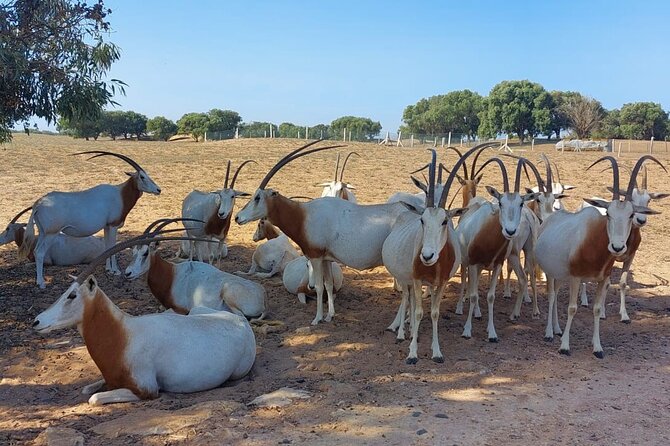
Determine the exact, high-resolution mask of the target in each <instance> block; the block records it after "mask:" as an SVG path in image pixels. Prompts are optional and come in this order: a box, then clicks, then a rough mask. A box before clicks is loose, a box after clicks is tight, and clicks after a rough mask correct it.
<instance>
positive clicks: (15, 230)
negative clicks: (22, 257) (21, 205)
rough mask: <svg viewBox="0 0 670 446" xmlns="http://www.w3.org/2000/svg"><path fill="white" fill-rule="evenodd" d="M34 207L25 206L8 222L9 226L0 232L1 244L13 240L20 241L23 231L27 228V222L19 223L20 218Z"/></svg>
mask: <svg viewBox="0 0 670 446" xmlns="http://www.w3.org/2000/svg"><path fill="white" fill-rule="evenodd" d="M31 209H32V206H31V207H28V208H25V209H24V210H22V211H21V212H19V213H18V214H16V215H15V216H14V218H12V219H11V221H10V222H9V223H8V224H7V227H6V228H5V230H4V231H2V232H0V245H6V244H7V243H11V242H13V241H17V242H18V241H19V240H20V239H21V238H23V231H24V230H25V227H26V224H25V223H17V221H18V220H19V218H21V216H22V215H23V214H25V213H26V212H28V211H29V210H31ZM17 235H20V237H17Z"/></svg>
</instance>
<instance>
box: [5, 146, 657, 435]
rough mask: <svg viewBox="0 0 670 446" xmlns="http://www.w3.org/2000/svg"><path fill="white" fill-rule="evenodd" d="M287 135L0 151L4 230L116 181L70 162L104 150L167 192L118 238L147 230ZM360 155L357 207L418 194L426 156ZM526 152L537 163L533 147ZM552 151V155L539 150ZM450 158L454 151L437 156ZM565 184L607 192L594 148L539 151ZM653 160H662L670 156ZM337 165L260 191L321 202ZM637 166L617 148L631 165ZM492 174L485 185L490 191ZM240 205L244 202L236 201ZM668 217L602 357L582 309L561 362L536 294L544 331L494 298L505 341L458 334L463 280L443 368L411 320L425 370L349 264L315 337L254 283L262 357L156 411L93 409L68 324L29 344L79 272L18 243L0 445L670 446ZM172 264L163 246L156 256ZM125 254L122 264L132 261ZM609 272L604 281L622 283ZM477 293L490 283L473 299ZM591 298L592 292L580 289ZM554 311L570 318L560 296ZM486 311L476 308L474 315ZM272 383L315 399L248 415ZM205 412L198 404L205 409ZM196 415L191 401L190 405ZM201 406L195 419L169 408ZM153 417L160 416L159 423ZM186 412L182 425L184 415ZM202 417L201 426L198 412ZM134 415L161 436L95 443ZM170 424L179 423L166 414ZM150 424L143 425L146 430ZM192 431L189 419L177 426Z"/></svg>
mask: <svg viewBox="0 0 670 446" xmlns="http://www.w3.org/2000/svg"><path fill="white" fill-rule="evenodd" d="M301 143H302V142H301V141H297V140H261V139H250V140H237V141H223V142H210V143H193V142H176V143H159V142H156V143H153V142H131V141H126V142H123V141H119V142H112V141H97V142H94V141H91V142H85V141H76V140H72V139H69V138H67V137H56V136H40V135H33V136H30V137H27V136H24V135H17V136H15V139H14V142H13V143H11V144H8V145H4V146H0V153H1V156H2V160H3V162H2V163H0V187H1V188H2V189H1V190H2V191H3V192H2V194H1V195H0V197H1V198H0V222H2V224H5V222H7V221H9V219H10V218H11V217H12V216H13V215H14V214H15V213H16V212H17V211H18V210H20V209H22V208H24V207H25V206H27V205H29V204H31V203H32V202H33V201H34V200H35V199H36V198H38V197H40V196H41V195H43V194H45V193H47V192H49V191H51V190H54V189H58V190H77V189H83V188H87V187H90V186H93V185H95V184H98V183H100V182H113V183H116V182H121V181H124V179H125V176H124V175H123V171H124V170H127V167H126V166H125V165H123V163H121V162H120V161H118V160H115V159H112V158H103V159H98V160H95V161H94V162H87V161H85V160H83V159H82V158H81V157H71V156H68V155H69V154H71V153H73V152H75V151H78V150H86V149H111V150H117V151H120V152H122V153H125V154H128V155H130V156H132V157H133V158H134V159H136V160H137V161H138V162H139V163H140V164H141V165H142V166H144V167H145V168H146V170H147V171H148V172H149V173H150V174H151V176H152V177H153V178H154V179H155V180H156V181H157V183H158V184H159V185H160V186H162V188H163V194H162V195H161V196H159V197H155V196H146V195H145V196H144V197H142V198H141V199H140V201H139V203H138V205H137V206H136V208H135V209H134V210H133V211H132V212H131V214H130V215H129V218H128V220H127V222H126V227H125V228H123V229H122V231H121V235H122V237H128V236H129V235H131V234H136V233H137V232H138V231H141V230H142V229H143V228H144V226H145V225H146V224H147V223H149V222H150V221H152V220H154V219H156V218H159V217H167V216H176V215H178V213H179V210H180V207H181V200H182V198H183V197H184V196H185V195H186V194H187V193H188V192H189V191H191V190H192V189H194V188H199V189H203V190H213V189H215V188H217V187H220V185H221V184H222V180H223V175H224V170H225V161H226V160H227V159H229V158H230V159H232V160H233V165H234V166H236V165H238V164H239V163H240V162H241V161H242V160H245V159H247V158H253V159H256V160H257V161H258V165H257V166H255V165H251V166H248V167H247V168H245V170H244V171H243V173H242V174H241V175H240V178H239V179H238V184H239V188H240V189H242V190H246V191H249V192H253V190H254V189H255V188H256V186H257V185H258V183H259V181H260V179H261V178H262V176H263V175H264V173H265V172H266V171H267V170H268V169H269V168H270V167H271V166H272V165H273V163H274V162H275V161H276V160H277V159H279V158H280V157H281V156H282V155H283V154H284V153H286V152H287V151H288V150H289V149H291V148H294V147H297V146H298V145H299V144H301ZM350 147H351V148H354V149H356V150H357V151H358V152H359V153H360V154H361V155H362V157H361V158H360V159H356V158H354V159H352V160H351V162H350V165H349V168H348V172H347V175H346V178H347V179H348V181H350V182H351V183H353V184H354V185H356V186H357V187H358V189H357V191H356V193H357V195H358V197H359V201H360V202H361V203H376V202H381V201H384V200H386V198H387V197H388V196H389V195H390V194H391V193H392V192H393V191H397V190H407V191H412V190H413V188H412V186H411V184H410V181H409V178H408V175H407V173H408V172H409V171H411V170H413V169H415V168H417V167H419V166H421V165H422V164H424V163H425V162H426V161H427V159H428V152H426V151H424V150H410V149H396V148H383V147H378V146H376V145H371V144H356V143H354V144H351V145H350ZM541 149H542V147H539V148H537V147H536V151H535V152H530V151H529V150H528V148H522V149H520V150H523V152H522V153H524V154H525V155H527V156H529V157H530V158H531V159H533V160H537V159H538V156H539V150H541ZM544 149H545V150H546V151H547V152H548V153H549V152H553V151H552V149H551V146H545V148H544ZM440 156H441V158H442V159H443V160H445V161H447V162H448V163H453V162H454V160H455V158H454V156H453V154H449V155H447V154H446V153H444V152H441V153H440ZM550 156H552V158H553V159H555V160H556V161H557V162H558V164H559V165H560V166H561V169H562V173H563V179H564V181H566V182H568V183H571V184H574V185H577V186H578V189H576V190H574V191H573V192H572V196H571V197H570V198H569V199H567V200H566V205H567V207H568V208H571V209H574V208H575V207H576V206H577V205H578V204H579V202H580V197H582V196H590V195H593V194H600V195H604V194H606V193H607V192H606V191H605V186H607V185H609V184H610V181H611V180H610V178H611V177H610V175H609V173H597V172H593V173H585V171H584V169H585V167H586V166H587V165H588V164H589V163H590V162H591V161H592V160H594V159H596V157H597V156H598V154H595V153H582V154H573V153H565V154H564V155H559V154H555V153H550ZM660 158H661V159H662V160H663V161H664V162H665V163H666V164H667V163H668V161H669V159H668V156H667V155H665V154H662V155H661V156H660ZM334 159H335V153H334V152H332V151H330V152H326V153H319V154H316V155H314V156H310V157H308V158H303V159H300V160H299V161H296V162H295V163H293V164H291V165H289V166H287V167H286V168H285V169H284V170H282V171H281V172H280V173H279V174H278V175H277V176H276V177H275V178H274V179H273V181H272V182H271V185H272V186H274V187H275V188H276V189H278V190H279V191H281V192H282V193H284V194H287V195H310V196H317V195H319V194H320V190H319V189H318V188H315V187H313V183H316V182H318V181H324V180H327V179H329V178H330V177H331V175H332V172H333V167H334ZM634 160H635V158H634V155H633V154H630V155H628V154H625V153H624V154H622V163H623V164H625V165H628V166H631V165H632V164H633V162H634ZM499 177H500V175H499V174H497V173H496V172H495V171H494V170H491V171H490V172H487V174H486V176H485V182H486V183H487V184H494V185H499V183H500V180H499ZM667 178H668V177H667V176H662V175H661V173H660V170H659V169H658V168H654V169H652V176H651V180H650V184H651V186H652V188H654V189H655V190H661V189H663V190H665V189H670V184H668V181H667ZM242 204H244V202H243V201H242V202H241V203H238V206H241V205H242ZM654 208H656V209H658V210H661V211H663V212H664V214H663V215H660V216H656V217H653V218H652V219H651V221H650V223H649V225H648V227H647V228H646V229H645V230H644V240H643V244H642V249H641V252H640V253H639V254H638V257H637V259H636V261H635V264H634V273H633V275H632V277H631V279H630V286H631V290H630V299H629V302H628V307H629V313H630V315H631V318H632V323H631V324H630V325H624V324H621V323H620V322H619V321H618V300H617V299H616V297H615V293H616V291H615V290H610V292H609V294H608V305H607V313H608V318H607V320H606V321H604V322H603V323H602V324H601V337H602V343H603V346H604V348H605V358H604V359H602V360H598V359H596V358H595V357H593V355H592V354H591V328H592V321H593V318H592V312H591V311H590V310H587V309H583V308H581V309H580V310H579V311H578V313H577V316H576V318H575V323H574V327H573V330H572V343H571V347H572V356H569V357H566V356H562V355H559V354H558V351H557V350H558V345H559V339H557V340H555V341H554V343H553V344H549V343H546V342H544V341H543V333H544V331H543V330H544V317H545V315H546V299H545V293H544V286H541V287H540V299H541V300H540V305H541V306H540V308H541V310H542V319H540V320H534V319H532V318H531V317H530V308H529V305H528V304H525V305H524V307H523V310H522V318H521V320H520V321H519V322H518V323H510V322H509V321H508V315H509V312H510V311H511V306H512V302H511V301H510V300H509V299H503V298H502V292H501V290H500V289H499V292H498V300H497V301H496V310H495V311H496V314H495V319H496V327H497V330H498V335H499V338H500V342H499V343H497V344H491V343H489V342H487V340H486V331H485V330H486V319H484V320H482V321H475V324H474V327H473V338H472V339H470V340H465V339H462V338H461V337H460V334H461V331H462V326H463V323H464V321H465V320H464V317H463V316H457V315H455V314H454V312H453V311H454V307H455V293H456V289H457V286H458V284H457V281H456V280H455V281H454V283H453V284H452V285H451V286H450V287H449V289H448V292H447V294H446V296H445V299H444V302H443V304H442V319H441V322H440V338H441V345H442V351H443V353H444V355H445V363H444V364H436V363H434V362H432V361H431V360H430V342H429V340H430V319H429V318H428V317H426V318H425V319H424V321H423V324H422V325H421V331H420V336H421V342H420V343H419V363H418V364H417V365H406V364H405V357H406V355H407V348H408V345H407V342H405V343H403V344H396V343H395V337H394V335H393V334H391V333H389V332H387V331H385V328H386V326H387V325H388V324H389V323H390V322H391V320H392V319H393V316H394V314H395V311H396V308H397V304H398V301H399V296H398V295H397V293H395V292H393V291H392V290H391V286H390V285H391V282H390V279H389V276H388V274H387V273H386V271H385V270H384V268H376V269H374V270H371V271H354V270H351V269H345V285H344V287H343V289H342V290H341V292H340V293H339V294H338V297H337V300H336V310H337V315H336V317H335V319H334V321H333V322H331V323H322V324H319V325H318V326H317V327H310V325H309V324H310V321H311V320H312V318H313V317H314V312H315V303H314V301H309V302H308V304H307V305H306V306H303V305H301V304H300V303H299V302H298V301H297V299H296V298H295V297H294V296H292V295H289V294H288V293H287V292H286V291H285V290H284V289H283V287H282V285H281V282H280V280H279V279H277V278H275V279H270V280H265V281H263V282H262V283H263V284H264V285H265V287H266V289H267V291H268V304H269V308H270V315H269V318H271V319H276V320H280V321H283V322H284V324H285V325H284V326H283V327H280V328H278V329H276V331H273V330H268V331H266V332H259V333H257V341H258V355H257V359H256V364H255V366H254V368H253V371H252V373H251V374H250V375H249V376H248V377H247V378H245V379H243V380H241V381H240V382H238V383H235V384H234V385H229V386H225V387H222V388H218V389H214V390H211V391H208V392H202V393H197V394H191V395H178V394H162V395H161V397H160V398H159V399H157V400H153V401H147V402H141V403H134V404H119V405H112V406H107V407H92V406H89V405H88V404H87V402H86V397H85V396H83V395H81V393H80V391H81V388H82V387H84V386H85V385H87V384H90V383H91V382H93V381H95V380H97V379H99V373H98V371H97V369H96V367H95V365H94V363H93V362H92V360H91V359H90V357H89V356H88V354H87V352H86V349H85V346H84V345H83V343H82V339H81V337H80V336H79V334H78V333H77V332H76V330H75V329H68V330H62V331H59V332H54V333H50V334H48V335H39V334H37V333H35V332H33V331H32V330H31V328H30V327H31V323H32V321H33V318H34V317H35V316H36V315H37V314H38V313H39V312H41V311H42V310H44V309H45V308H47V307H48V306H49V305H50V304H51V303H52V302H53V301H54V300H55V299H56V298H57V297H58V296H59V295H60V294H61V293H62V292H63V291H64V290H65V289H66V288H67V286H68V285H69V282H70V280H69V279H68V277H67V274H68V273H73V272H76V271H77V270H78V267H71V268H59V267H47V269H46V276H47V288H46V290H43V291H42V290H39V289H38V288H37V287H36V286H35V277H34V274H35V268H34V265H32V264H27V263H24V262H19V261H18V260H17V257H16V252H15V249H14V247H13V246H5V247H2V248H0V374H1V379H2V380H1V381H0V444H31V443H32V442H33V440H34V439H35V438H36V437H37V436H38V435H39V434H40V433H42V432H43V431H44V430H45V429H46V428H47V427H50V426H56V427H66V428H74V429H76V430H77V431H79V432H80V433H81V434H82V435H83V436H84V437H85V440H86V444H90V445H117V444H131V443H142V444H151V445H154V444H155V445H158V444H196V445H197V444H245V445H246V444H251V445H257V444H258V445H260V444H329V445H330V444H346V445H351V444H398V445H408V444H440V445H442V444H445V445H451V444H459V445H460V444H473V445H480V444H481V445H485V444H496V445H498V444H602V445H610V444H670V438H669V437H670V430H669V429H668V419H670V339H669V333H670V331H669V328H670V297H669V291H670V288H669V286H668V280H670V266H669V265H670V263H668V260H669V259H670V254H669V252H670V242H668V234H670V220H669V219H668V214H670V200H667V202H659V203H655V204H654ZM253 230H254V226H253V225H247V226H243V227H240V226H236V225H235V226H234V227H233V228H232V229H231V232H230V242H229V244H230V254H229V256H228V258H227V259H225V262H224V263H223V265H222V268H223V269H225V270H226V271H237V270H241V269H244V270H246V268H248V266H249V262H250V258H251V253H252V250H253V249H254V243H253V242H252V241H251V235H252V232H253ZM164 251H165V253H164V255H165V256H166V257H170V256H171V255H172V253H173V252H174V246H167V247H165V248H164ZM127 262H128V254H127V253H126V254H124V255H123V256H122V258H121V265H122V267H125V265H126V264H127ZM616 276H618V271H615V277H616ZM97 277H98V279H99V282H100V284H101V286H102V288H103V289H104V290H105V291H106V292H107V294H108V295H109V296H110V297H111V298H112V299H113V300H114V301H115V302H116V303H117V305H119V306H120V307H121V308H122V309H124V310H125V311H127V312H128V313H131V314H134V315H139V314H146V313H151V312H157V311H161V308H160V307H159V305H158V304H157V303H156V301H155V300H154V299H153V298H152V296H151V295H150V294H149V293H148V291H147V287H146V284H145V283H144V282H143V281H141V280H138V281H134V282H128V281H126V280H124V279H122V278H119V277H110V276H107V275H106V274H105V273H104V271H103V270H102V269H101V270H99V271H98V273H97ZM486 284H487V281H486V280H483V284H482V289H481V290H480V293H483V292H484V286H485V285H486ZM590 291H592V289H590ZM559 299H560V300H559V315H560V318H561V323H562V324H564V322H565V317H566V308H567V302H566V295H565V289H563V290H562V291H561V295H560V297H559ZM484 313H485V314H484V316H485V317H486V311H485V309H484ZM281 387H291V388H294V389H302V390H306V391H309V392H310V393H311V395H312V396H311V398H309V399H306V400H298V401H295V402H294V403H293V404H291V405H289V406H287V407H284V408H281V409H257V408H252V407H249V406H247V405H246V403H249V402H250V401H251V400H253V399H254V398H255V397H257V396H259V395H261V394H264V393H268V392H271V391H274V390H277V389H279V388H281ZM205 402H209V403H207V404H204V405H203V404H202V403H205ZM198 404H199V405H198ZM194 405H197V406H196V408H195V409H193V410H194V411H195V412H197V413H200V414H201V416H200V417H199V418H198V417H191V418H189V416H187V415H189V414H192V412H188V409H187V411H186V412H184V411H182V412H178V410H180V409H184V408H189V407H191V406H194ZM157 410H158V411H164V412H156V411H157ZM179 414H182V415H183V414H186V415H183V416H181V418H179V417H178V415H179ZM202 414H204V415H202ZM126 415H131V418H130V420H131V421H126V419H123V420H122V421H121V424H122V425H125V426H130V427H132V425H133V423H136V422H142V421H148V420H150V419H156V420H158V424H159V426H162V427H163V428H162V429H157V430H156V432H157V435H149V436H138V435H130V436H126V435H123V434H120V435H119V436H117V437H114V435H112V434H107V435H108V436H105V435H102V434H99V433H96V432H100V430H99V428H96V426H98V425H99V424H101V423H103V422H108V421H111V420H114V419H118V418H120V417H123V416H126ZM172 415H174V416H175V417H177V418H171V417H172ZM152 417H153V418H152ZM184 420H186V421H184Z"/></svg>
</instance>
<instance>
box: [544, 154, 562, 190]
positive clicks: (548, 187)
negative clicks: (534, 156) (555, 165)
mask: <svg viewBox="0 0 670 446" xmlns="http://www.w3.org/2000/svg"><path fill="white" fill-rule="evenodd" d="M540 157H541V158H542V159H543V160H544V164H546V165H547V184H546V186H545V188H544V190H545V192H553V191H554V179H553V178H552V175H551V174H552V171H551V161H549V158H548V157H547V155H545V154H544V153H543V154H542V155H540ZM560 181H561V180H558V182H559V183H560Z"/></svg>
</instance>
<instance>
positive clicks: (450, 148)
mask: <svg viewBox="0 0 670 446" xmlns="http://www.w3.org/2000/svg"><path fill="white" fill-rule="evenodd" d="M447 150H453V151H454V152H456V154H457V155H458V156H459V157H460V158H463V154H462V153H461V151H460V150H458V149H457V148H456V147H451V146H449V147H447ZM440 173H442V171H440ZM463 179H464V180H469V179H470V177H468V167H467V166H466V165H465V163H463Z"/></svg>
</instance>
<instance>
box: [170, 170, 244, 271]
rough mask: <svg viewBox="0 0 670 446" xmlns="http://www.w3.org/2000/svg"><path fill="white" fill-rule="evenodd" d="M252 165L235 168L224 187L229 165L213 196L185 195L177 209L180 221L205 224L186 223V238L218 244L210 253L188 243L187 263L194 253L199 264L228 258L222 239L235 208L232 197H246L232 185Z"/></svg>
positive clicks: (205, 245)
mask: <svg viewBox="0 0 670 446" xmlns="http://www.w3.org/2000/svg"><path fill="white" fill-rule="evenodd" d="M255 162H256V161H253V160H247V161H245V162H243V163H242V164H240V165H239V167H238V168H237V170H236V171H235V174H234V175H233V179H232V181H231V182H230V186H228V178H229V176H230V161H228V166H227V167H226V179H225V181H224V183H223V189H221V190H219V191H216V192H201V191H199V190H194V191H193V192H191V193H189V194H188V195H187V196H186V198H184V202H183V203H182V206H181V216H182V218H189V219H195V220H200V221H204V222H205V223H197V222H187V223H185V224H184V227H185V228H186V233H187V234H188V236H189V237H201V238H203V237H204V238H208V239H211V240H218V242H219V243H218V249H216V250H215V251H214V252H212V247H211V246H209V245H210V243H207V242H191V243H190V246H189V255H188V257H189V259H190V260H193V254H194V252H196V253H197V257H198V260H200V261H201V262H202V261H203V260H204V259H206V261H208V262H209V263H213V261H214V258H215V257H216V258H217V260H218V261H220V260H221V258H224V257H226V256H227V255H228V246H227V245H226V237H227V236H228V230H229V229H230V220H231V218H232V214H233V208H234V206H235V197H248V196H249V194H248V193H246V192H240V191H237V190H235V181H236V180H237V175H239V173H240V170H241V169H242V167H244V166H245V165H246V164H248V163H255Z"/></svg>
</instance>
